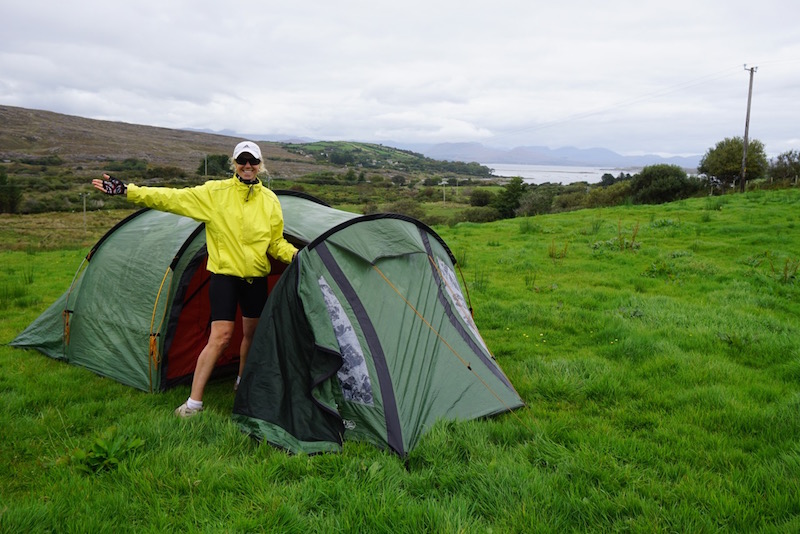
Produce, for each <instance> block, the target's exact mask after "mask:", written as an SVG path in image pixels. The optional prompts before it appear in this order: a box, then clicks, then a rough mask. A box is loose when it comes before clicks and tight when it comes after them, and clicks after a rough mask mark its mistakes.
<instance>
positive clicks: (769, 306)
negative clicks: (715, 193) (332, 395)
mask: <svg viewBox="0 0 800 534" xmlns="http://www.w3.org/2000/svg"><path fill="white" fill-rule="evenodd" d="M798 208H800V191H798V190H784V191H771V192H758V191H756V192H751V193H747V194H743V195H738V194H737V195H729V196H724V197H713V198H700V199H690V200H685V201H681V202H676V203H672V204H666V205H660V206H628V207H618V208H604V209H599V210H583V211H576V212H570V213H561V214H557V215H549V216H541V217H534V218H526V219H510V220H504V221H500V222H497V223H491V224H483V225H481V224H466V223H465V224H459V225H456V226H453V227H446V226H442V227H437V228H436V230H437V231H438V232H439V233H440V234H441V235H442V237H443V238H444V239H445V241H446V242H447V243H448V244H449V245H450V247H451V249H452V250H453V252H454V254H455V256H456V257H457V258H458V260H459V263H460V265H461V269H462V270H463V275H464V282H465V287H466V289H467V290H468V294H469V296H470V298H471V301H472V304H473V306H474V308H475V319H476V322H477V324H478V327H479V328H480V330H481V332H482V334H483V336H484V338H485V339H486V341H487V344H488V346H489V347H490V348H491V349H492V350H493V352H494V353H495V355H496V357H497V359H498V361H499V363H500V365H501V366H502V367H503V369H504V370H505V372H506V374H507V375H508V376H509V378H510V379H511V381H512V383H513V384H514V385H515V386H516V388H517V390H518V391H519V392H520V394H521V395H522V397H523V398H524V400H525V401H526V403H527V407H526V408H524V409H521V410H518V411H516V412H514V413H510V414H505V415H503V416H500V417H497V418H493V419H489V420H481V421H471V422H466V423H465V422H450V423H440V424H439V425H437V426H436V427H434V428H433V429H432V430H431V431H430V432H429V433H428V434H427V435H426V436H425V437H424V438H423V440H422V443H421V445H420V446H419V447H418V448H417V449H415V450H414V451H413V452H412V453H411V454H410V455H409V457H408V458H407V459H401V458H398V457H397V456H394V455H392V454H389V453H386V452H383V451H380V450H377V449H376V448H374V447H371V446H368V445H363V444H357V443H346V444H345V447H344V452H343V453H342V454H331V455H319V456H304V455H298V456H290V455H287V454H286V453H284V452H282V451H279V450H276V449H274V448H272V447H270V446H268V445H258V444H256V443H254V442H252V441H251V440H250V439H249V438H247V437H246V436H244V435H242V434H241V433H240V432H239V430H238V428H237V427H235V426H234V425H233V424H232V423H231V421H230V417H229V414H230V411H231V407H232V404H233V392H232V388H231V384H230V383H228V382H224V383H222V382H218V383H214V384H212V385H211V386H210V388H209V390H208V393H207V395H206V401H207V405H208V406H210V409H208V410H207V411H206V412H205V413H204V414H203V415H202V416H201V417H197V418H194V419H190V420H185V421H184V420H178V419H176V418H175V417H174V416H173V415H172V410H173V409H174V407H175V406H177V405H178V404H180V403H181V402H182V401H183V400H184V399H185V398H186V396H187V393H188V389H187V388H185V387H179V388H176V389H175V390H171V391H169V392H167V393H163V394H154V395H151V394H145V393H141V392H139V391H135V390H132V389H131V388H128V387H125V386H122V385H120V384H117V383H114V382H112V381H110V380H107V379H103V378H101V377H98V376H96V375H94V374H92V373H91V372H89V371H86V370H84V369H80V368H76V367H73V366H69V365H66V364H64V363H61V362H57V361H54V360H50V359H49V358H47V357H45V356H42V355H40V354H38V353H34V352H25V351H20V350H17V349H12V348H10V347H7V346H5V345H3V346H0V532H106V531H109V532H110V531H114V532H129V531H130V532H134V531H137V532H138V531H146V532H173V531H174V532H184V531H198V532H298V533H300V532H302V533H305V532H386V533H390V532H391V533H396V532H409V533H411V532H414V533H417V532H448V533H449V532H565V531H576V532H585V531H601V532H606V531H633V532H662V531H667V532H719V531H725V532H727V531H736V532H752V531H756V532H797V531H800V323H799V322H798V317H800V276H798V275H800V272H798V265H799V264H800V232H798V228H797V226H798V223H799V222H800V210H799V209H798ZM13 248H17V249H18V250H13V251H12V250H9V249H8V248H4V249H3V250H4V252H2V253H0V258H2V262H0V265H2V267H0V321H1V322H0V343H3V344H5V343H7V342H9V341H10V340H11V339H13V337H14V336H15V335H16V334H17V333H18V332H19V331H21V330H22V329H23V328H24V327H25V326H26V325H27V324H28V323H30V321H32V320H33V319H34V318H35V317H36V316H37V315H38V314H39V313H40V312H41V311H42V310H43V309H44V308H46V307H47V306H48V305H49V304H50V303H51V302H52V301H53V300H55V299H56V298H57V297H58V296H59V295H60V294H61V293H62V292H63V291H64V289H65V288H66V287H67V286H68V285H69V283H70V282H71V280H72V276H73V275H74V272H75V269H76V268H77V267H78V265H79V264H80V261H81V259H82V257H83V255H84V254H85V253H86V248H83V247H78V248H64V249H58V248H55V249H52V248H50V249H45V248H37V247H33V246H28V247H22V246H17V247H13ZM112 427H113V428H114V429H115V430H109V429H110V428H112ZM91 451H95V455H94V457H95V458H99V459H101V460H105V461H106V463H105V464H104V465H101V466H97V465H94V464H89V463H87V462H86V461H85V456H86V454H87V453H88V452H91ZM115 461H117V462H118V463H115ZM104 466H105V467H108V468H107V469H103V467H104Z"/></svg>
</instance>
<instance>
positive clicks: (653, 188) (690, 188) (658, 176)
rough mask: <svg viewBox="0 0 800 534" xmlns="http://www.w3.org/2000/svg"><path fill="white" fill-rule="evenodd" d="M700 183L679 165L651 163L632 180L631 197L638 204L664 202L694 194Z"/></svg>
mask: <svg viewBox="0 0 800 534" xmlns="http://www.w3.org/2000/svg"><path fill="white" fill-rule="evenodd" d="M700 184H701V182H700V180H697V179H695V180H690V179H689V178H688V176H687V175H686V171H684V170H683V169H682V168H681V167H679V166H678V165H667V164H663V163H662V164H658V165H649V166H647V167H645V168H644V169H642V171H641V172H640V173H639V174H637V175H636V176H634V177H633V180H631V197H632V198H633V201H634V202H635V203H637V204H663V203H665V202H672V201H674V200H680V199H682V198H688V197H690V196H692V195H693V194H694V193H696V192H697V191H698V190H699V189H700V187H701V185H700Z"/></svg>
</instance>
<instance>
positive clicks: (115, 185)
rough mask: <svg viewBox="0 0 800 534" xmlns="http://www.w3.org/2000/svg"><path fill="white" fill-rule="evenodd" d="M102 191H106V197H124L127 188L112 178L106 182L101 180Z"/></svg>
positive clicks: (120, 181)
mask: <svg viewBox="0 0 800 534" xmlns="http://www.w3.org/2000/svg"><path fill="white" fill-rule="evenodd" d="M103 189H105V190H106V194H107V195H124V194H125V193H127V191H128V186H126V185H125V184H124V183H122V180H118V179H117V178H114V177H112V176H109V177H108V180H103Z"/></svg>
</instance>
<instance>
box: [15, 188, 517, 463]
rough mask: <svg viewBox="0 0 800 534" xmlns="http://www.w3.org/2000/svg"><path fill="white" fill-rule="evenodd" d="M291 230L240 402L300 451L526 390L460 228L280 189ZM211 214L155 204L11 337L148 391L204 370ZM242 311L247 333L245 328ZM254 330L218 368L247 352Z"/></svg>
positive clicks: (417, 435) (384, 436) (403, 444)
mask: <svg viewBox="0 0 800 534" xmlns="http://www.w3.org/2000/svg"><path fill="white" fill-rule="evenodd" d="M276 194H278V198H279V200H280V202H281V206H282V210H283V214H284V223H285V224H284V235H285V237H286V238H287V239H288V240H289V241H291V242H292V243H294V244H295V245H297V246H298V247H300V248H302V250H301V251H300V253H299V254H298V256H297V259H296V260H295V261H294V262H292V264H291V265H289V266H285V265H283V264H281V263H279V262H273V273H272V274H271V275H270V277H269V280H268V283H269V287H270V294H269V298H268V299H267V303H266V305H265V307H264V310H263V313H262V316H261V320H260V321H259V325H258V328H257V330H256V333H255V339H254V341H253V345H252V347H251V349H250V353H249V356H248V360H247V365H246V368H245V370H244V373H243V377H242V383H241V384H240V386H239V389H238V391H237V393H236V397H235V400H234V408H233V412H234V413H233V418H234V419H235V421H236V422H237V423H238V424H239V425H240V426H241V428H242V429H243V430H244V431H246V432H248V433H249V434H251V435H252V436H253V437H255V438H256V439H259V440H263V441H267V442H269V443H272V444H274V445H277V446H279V447H283V448H285V449H287V450H290V451H293V452H306V453H317V452H326V451H337V450H340V449H341V447H342V444H343V441H344V440H345V439H353V440H363V441H367V442H370V443H373V444H374V445H376V446H378V447H381V448H385V449H388V450H392V451H394V452H396V453H397V454H400V455H406V454H407V453H408V452H409V451H411V450H412V449H413V448H414V447H415V446H416V445H417V444H418V442H419V440H420V439H421V437H422V435H424V433H425V432H426V431H427V430H428V429H430V428H431V426H432V425H434V424H435V423H436V422H437V421H439V420H465V419H473V418H479V417H485V416H491V415H495V414H499V413H502V412H505V411H508V410H512V409H514V408H517V407H520V406H522V405H523V402H522V400H521V398H520V397H519V395H518V394H517V392H516V391H515V390H514V387H513V386H512V384H511V383H510V382H509V381H508V379H507V377H506V376H505V374H504V373H503V371H502V370H501V369H500V367H499V366H498V364H497V362H496V361H495V360H494V358H493V356H492V354H491V352H490V351H489V350H488V348H487V347H486V344H485V343H484V341H483V340H482V338H481V336H480V333H479V332H478V329H477V327H476V326H475V323H474V322H473V320H472V317H471V313H470V310H469V306H468V304H467V303H466V301H465V299H464V297H463V294H462V292H461V289H460V286H459V283H458V280H457V277H456V275H455V271H454V265H455V259H454V257H453V255H452V253H451V251H450V249H449V248H448V247H447V244H446V243H445V242H444V241H443V240H442V239H441V238H440V237H439V236H438V235H437V234H436V233H435V232H434V231H433V230H432V229H430V228H429V227H427V226H426V225H425V224H423V223H421V222H419V221H416V220H414V219H411V218H409V217H405V216H401V215H393V214H377V215H369V216H359V215H357V214H353V213H348V212H344V211H340V210H335V209H333V208H331V207H329V206H327V205H325V204H324V203H322V202H320V201H319V200H316V199H314V198H313V197H309V196H307V195H304V194H302V193H295V192H276ZM206 260H207V254H206V249H205V229H204V226H203V225H202V224H201V223H198V222H197V221H193V220H192V219H188V218H186V217H181V216H177V215H173V214H169V213H163V212H159V211H155V210H149V209H145V210H141V211H138V212H136V213H135V214H133V215H132V216H130V217H128V218H127V219H125V220H124V221H121V222H120V223H119V224H117V225H116V226H115V227H114V228H113V229H111V230H110V231H109V232H108V233H107V234H106V235H105V236H104V237H103V238H102V239H101V240H100V241H98V243H97V244H96V245H95V246H94V247H93V248H92V250H91V251H90V252H89V254H88V255H87V260H86V261H85V269H83V270H82V271H80V268H79V274H77V275H76V277H75V280H74V282H73V284H72V285H71V287H70V288H68V289H67V291H66V292H65V293H64V294H63V295H62V296H61V297H60V298H59V299H58V300H57V301H56V302H55V303H54V304H53V305H52V306H50V307H49V308H48V309H47V310H45V312H43V313H42V315H41V316H39V317H38V318H37V319H36V320H35V321H34V322H33V323H31V325H29V326H28V328H26V329H25V330H24V331H23V332H21V333H20V334H19V335H18V336H17V337H16V338H15V339H14V340H13V341H12V342H11V345H14V346H17V347H23V348H34V349H37V350H39V351H41V352H43V353H45V354H47V355H48V356H50V357H52V358H56V359H60V360H65V361H67V362H69V363H72V364H77V365H82V366H84V367H86V368H88V369H90V370H92V371H94V372H95V373H98V374H100V375H102V376H106V377H109V378H112V379H115V380H118V381H119V382H122V383H124V384H127V385H130V386H132V387H135V388H138V389H141V390H144V391H162V390H164V389H166V388H169V387H173V386H175V385H176V384H180V383H184V382H187V381H189V380H191V376H192V373H193V371H194V365H195V362H196V358H197V355H198V354H199V352H200V350H201V349H202V347H203V346H204V345H205V342H206V340H207V337H208V332H209V328H210V313H209V304H208V292H207V283H208V277H209V273H208V271H207V270H206V268H205V265H206ZM239 323H240V318H237V330H236V331H237V335H238V336H241V325H240V324H239ZM239 340H240V337H239V338H235V339H234V340H233V341H232V343H231V344H230V345H229V347H228V349H227V350H226V353H225V354H224V355H223V357H222V358H221V359H220V361H219V362H218V366H217V368H216V369H215V375H219V374H222V373H226V372H233V371H234V370H235V369H236V367H237V366H238V360H239V357H238V347H239Z"/></svg>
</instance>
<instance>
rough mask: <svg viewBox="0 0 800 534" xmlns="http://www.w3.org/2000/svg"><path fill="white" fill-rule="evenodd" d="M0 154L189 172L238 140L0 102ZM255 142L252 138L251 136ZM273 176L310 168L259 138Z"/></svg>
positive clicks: (7, 157) (310, 164) (227, 150)
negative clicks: (137, 163)
mask: <svg viewBox="0 0 800 534" xmlns="http://www.w3.org/2000/svg"><path fill="white" fill-rule="evenodd" d="M0 124H2V127H0V159H1V160H4V161H9V160H15V159H18V158H25V157H27V158H42V157H47V156H53V155H57V156H58V157H59V158H60V159H61V160H63V161H64V162H66V163H67V164H68V165H69V166H71V167H73V168H75V167H84V168H87V167H88V168H90V169H91V168H100V167H102V162H104V161H115V160H116V161H122V160H125V159H129V158H136V159H143V160H145V161H147V162H148V163H149V164H151V165H161V166H175V167H180V168H181V169H183V170H184V171H186V172H187V173H194V172H195V171H196V170H197V167H198V164H199V162H201V161H202V160H203V157H204V156H205V155H206V154H228V153H230V151H231V150H232V149H233V146H234V145H235V144H236V143H237V142H238V141H240V139H239V138H237V137H229V136H225V135H217V134H209V133H201V132H192V131H187V130H174V129H169V128H158V127H153V126H142V125H137V124H128V123H123V122H112V121H102V120H94V119H85V118H82V117H75V116H71V115H63V114H61V113H53V112H50V111H40V110H31V109H23V108H17V107H11V106H0ZM257 141H258V140H257ZM260 144H261V148H262V151H263V153H264V157H265V159H268V160H270V161H271V163H270V165H269V168H270V172H271V173H272V174H273V175H275V176H285V177H292V176H300V175H302V174H305V173H308V172H312V171H313V170H314V169H315V168H317V167H316V165H315V164H314V163H313V162H309V161H308V158H304V157H302V156H298V155H295V154H292V153H290V152H288V151H287V150H285V149H283V148H281V146H280V145H278V144H277V143H267V142H261V143H260Z"/></svg>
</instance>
